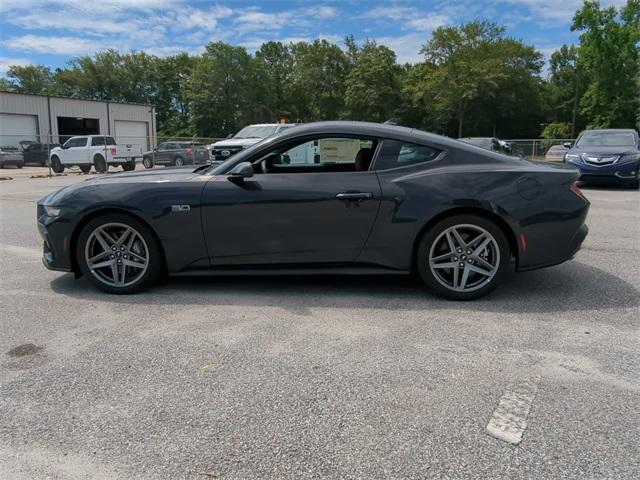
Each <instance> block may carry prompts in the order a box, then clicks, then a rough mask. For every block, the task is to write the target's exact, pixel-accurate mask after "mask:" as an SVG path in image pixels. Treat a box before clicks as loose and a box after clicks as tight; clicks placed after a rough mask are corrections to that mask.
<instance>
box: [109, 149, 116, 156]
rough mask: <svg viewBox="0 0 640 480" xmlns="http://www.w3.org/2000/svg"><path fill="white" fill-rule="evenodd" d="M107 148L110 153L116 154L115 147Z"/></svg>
mask: <svg viewBox="0 0 640 480" xmlns="http://www.w3.org/2000/svg"><path fill="white" fill-rule="evenodd" d="M109 150H111V155H113V156H114V157H115V155H116V149H115V148H113V147H111V148H110V149H109Z"/></svg>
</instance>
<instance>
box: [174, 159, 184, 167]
mask: <svg viewBox="0 0 640 480" xmlns="http://www.w3.org/2000/svg"><path fill="white" fill-rule="evenodd" d="M173 164H174V165H175V166H176V167H181V166H182V165H184V160H183V159H182V157H176V158H175V159H174V160H173Z"/></svg>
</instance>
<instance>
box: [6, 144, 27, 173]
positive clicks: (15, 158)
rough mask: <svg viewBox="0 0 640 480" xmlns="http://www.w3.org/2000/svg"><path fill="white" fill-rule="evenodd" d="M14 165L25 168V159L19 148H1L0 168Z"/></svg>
mask: <svg viewBox="0 0 640 480" xmlns="http://www.w3.org/2000/svg"><path fill="white" fill-rule="evenodd" d="M8 165H14V166H16V167H18V168H22V167H24V157H23V156H22V152H21V151H20V149H19V148H18V147H14V146H10V145H7V146H6V147H0V168H4V167H6V166H8Z"/></svg>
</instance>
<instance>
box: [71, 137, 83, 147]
mask: <svg viewBox="0 0 640 480" xmlns="http://www.w3.org/2000/svg"><path fill="white" fill-rule="evenodd" d="M86 145H87V139H86V137H80V138H72V139H71V140H69V141H68V142H67V147H68V148H73V147H84V146H86Z"/></svg>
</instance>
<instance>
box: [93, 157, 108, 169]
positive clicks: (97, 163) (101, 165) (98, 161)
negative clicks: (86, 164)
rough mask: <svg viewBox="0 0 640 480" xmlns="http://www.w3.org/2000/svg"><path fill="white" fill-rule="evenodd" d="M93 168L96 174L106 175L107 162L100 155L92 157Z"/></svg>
mask: <svg viewBox="0 0 640 480" xmlns="http://www.w3.org/2000/svg"><path fill="white" fill-rule="evenodd" d="M93 167H94V168H95V169H96V172H98V173H106V172H107V170H108V169H109V165H107V161H106V160H105V159H104V157H103V156H102V155H96V156H95V157H93Z"/></svg>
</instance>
